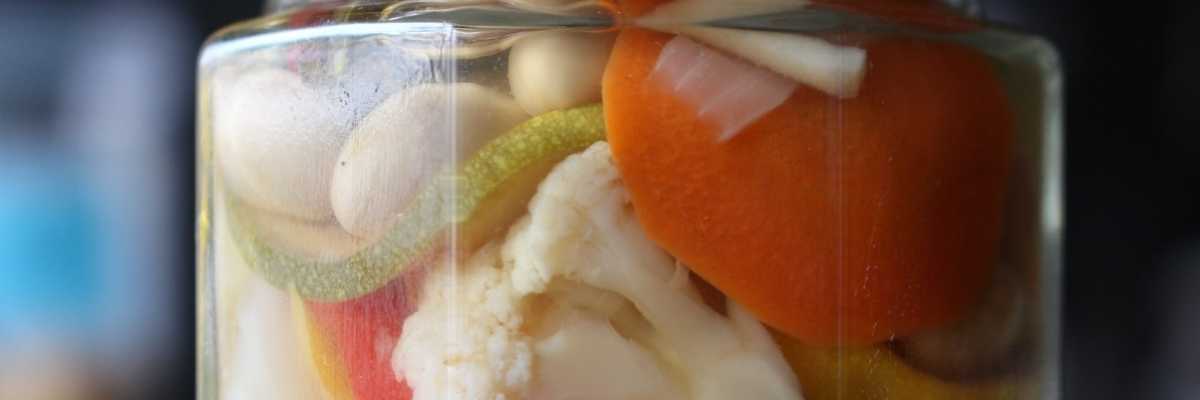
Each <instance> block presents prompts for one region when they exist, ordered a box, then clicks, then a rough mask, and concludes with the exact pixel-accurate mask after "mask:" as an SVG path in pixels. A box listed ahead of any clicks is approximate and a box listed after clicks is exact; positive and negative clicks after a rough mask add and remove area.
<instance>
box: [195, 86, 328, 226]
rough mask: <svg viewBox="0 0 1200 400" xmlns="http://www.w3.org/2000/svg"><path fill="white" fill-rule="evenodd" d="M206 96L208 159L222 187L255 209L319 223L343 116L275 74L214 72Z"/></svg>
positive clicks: (309, 91) (323, 216)
mask: <svg viewBox="0 0 1200 400" xmlns="http://www.w3.org/2000/svg"><path fill="white" fill-rule="evenodd" d="M213 92H214V94H213V116H212V121H213V133H212V134H213V138H214V140H213V142H214V146H215V149H214V150H213V154H214V158H215V159H216V160H217V164H218V165H219V168H220V171H221V173H222V176H223V177H224V183H225V186H226V187H227V188H228V189H229V190H231V191H232V192H233V193H234V194H235V195H236V196H237V197H239V198H241V199H242V200H243V201H245V202H246V203H248V204H251V205H253V206H255V207H258V208H262V209H266V210H270V211H273V212H277V213H280V214H285V215H290V216H294V217H298V218H303V219H308V220H321V219H327V218H328V217H329V216H330V215H331V214H332V209H331V207H330V204H329V196H328V193H329V180H330V177H331V176H332V174H333V163H334V161H335V160H336V159H337V154H338V150H339V149H340V148H341V144H342V141H343V140H344V139H345V137H346V135H347V131H348V130H347V128H346V124H347V121H348V118H347V117H346V116H345V110H344V109H343V108H341V107H336V106H334V105H333V104H331V103H330V102H329V101H327V100H326V99H325V98H324V97H322V96H321V95H320V94H319V93H318V92H317V91H315V90H313V89H312V88H310V87H308V86H307V85H305V84H304V82H303V81H302V80H301V79H300V76H298V75H296V74H294V73H291V72H289V71H286V70H282V69H276V68H260V69H252V70H248V71H246V72H245V73H241V74H238V73H233V72H229V73H220V72H218V73H217V76H216V77H215V78H214V83H213Z"/></svg>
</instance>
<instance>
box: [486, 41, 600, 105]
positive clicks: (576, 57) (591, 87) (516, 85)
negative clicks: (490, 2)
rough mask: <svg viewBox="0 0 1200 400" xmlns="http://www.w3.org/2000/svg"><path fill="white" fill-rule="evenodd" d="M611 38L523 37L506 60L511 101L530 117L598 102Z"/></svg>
mask: <svg viewBox="0 0 1200 400" xmlns="http://www.w3.org/2000/svg"><path fill="white" fill-rule="evenodd" d="M613 39H614V37H613V35H611V34H595V33H584V32H562V31H558V32H543V33H538V34H534V35H530V36H527V37H525V38H522V39H521V40H520V41H518V42H517V43H516V44H514V45H513V48H512V52H511V53H509V56H508V79H509V85H510V86H511V87H512V93H513V97H515V98H516V99H517V103H519V104H521V107H522V108H524V109H525V111H526V112H528V113H529V114H530V115H538V114H541V113H544V112H547V111H553V110H561V109H564V108H568V107H572V106H578V105H582V104H585V103H588V102H594V101H599V100H600V79H601V77H602V76H603V75H604V67H605V65H606V64H607V63H608V55H609V53H610V52H611V50H612V44H613Z"/></svg>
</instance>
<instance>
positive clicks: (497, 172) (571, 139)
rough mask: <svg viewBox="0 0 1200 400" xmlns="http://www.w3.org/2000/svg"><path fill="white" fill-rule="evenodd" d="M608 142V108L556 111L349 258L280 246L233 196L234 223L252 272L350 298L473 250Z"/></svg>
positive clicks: (509, 137)
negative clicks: (568, 167) (567, 166)
mask: <svg viewBox="0 0 1200 400" xmlns="http://www.w3.org/2000/svg"><path fill="white" fill-rule="evenodd" d="M601 140H604V112H603V110H602V108H601V107H600V105H591V106H585V107H579V108H573V109H568V110H561V111H553V112H549V113H546V114H542V115H539V116H537V117H534V118H532V119H530V120H529V121H526V122H524V123H522V124H521V125H518V126H517V127H515V128H513V129H512V130H510V131H509V132H508V133H505V134H504V135H502V136H500V137H498V138H496V139H495V140H493V141H491V142H489V143H488V144H486V145H484V147H483V148H482V149H480V150H479V151H478V152H477V153H475V155H474V156H472V157H471V158H470V159H469V160H466V161H465V162H463V163H462V164H461V167H460V168H459V169H458V171H457V172H456V173H453V174H447V175H446V176H443V177H441V178H437V179H433V180H432V182H431V184H430V185H429V186H428V187H427V188H425V189H424V190H422V192H421V193H420V194H418V195H417V197H416V198H415V199H414V200H413V202H412V203H411V205H410V206H409V207H408V209H407V210H406V211H405V212H404V213H403V214H401V215H400V216H399V217H398V218H397V222H396V224H395V225H394V226H393V227H392V228H391V230H390V231H389V232H388V233H387V234H385V235H384V236H383V237H382V238H380V239H379V240H378V241H376V242H375V243H372V244H370V245H368V246H366V247H364V248H362V249H361V250H359V251H357V252H356V253H354V254H352V255H350V256H349V257H346V258H344V259H341V260H336V261H329V260H315V259H312V258H310V257H306V256H302V255H298V254H295V252H292V251H287V250H285V249H283V248H280V247H278V246H274V245H272V243H271V241H269V240H267V238H266V237H265V236H264V235H263V232H267V229H265V227H263V226H258V225H255V224H254V223H253V221H256V219H254V218H252V216H253V215H252V214H250V213H253V212H255V211H254V210H252V209H251V208H249V207H248V206H246V205H243V204H241V203H240V202H239V201H238V200H237V199H235V198H232V197H231V198H229V199H228V201H229V206H230V207H229V208H230V210H231V211H232V213H231V214H232V215H231V217H232V218H230V222H229V223H230V225H231V228H233V229H232V232H233V234H234V239H235V241H236V242H237V244H238V248H239V250H240V251H241V253H242V256H243V257H245V259H246V262H247V264H248V265H250V268H251V269H253V270H255V271H257V272H258V273H260V274H262V275H263V277H265V278H266V280H267V281H269V282H271V283H272V284H274V285H275V286H278V287H281V288H295V290H296V292H297V293H299V294H300V295H301V296H302V297H304V298H306V299H312V300H317V301H330V302H335V301H343V300H348V299H352V298H355V297H359V296H362V295H365V294H367V293H370V292H372V291H374V290H376V289H378V288H380V287H383V286H384V285H385V284H387V283H388V282H389V281H391V280H392V279H394V278H395V277H396V276H398V275H400V274H401V273H403V272H404V271H406V270H407V269H408V268H410V267H411V266H413V265H414V264H417V263H419V262H420V261H422V260H423V258H427V257H430V256H432V255H433V254H434V253H435V252H438V251H441V250H443V249H446V248H453V249H455V250H456V251H465V250H470V249H473V248H474V247H476V246H478V245H479V244H481V243H483V242H484V241H485V240H487V239H488V238H490V237H492V236H493V235H496V234H498V233H500V232H502V231H503V229H504V228H505V227H507V226H508V225H509V224H510V223H511V222H512V221H513V220H515V219H516V218H517V217H518V216H520V215H521V214H522V213H523V212H524V210H525V207H526V204H527V203H528V201H529V198H530V197H532V196H533V193H534V191H536V189H537V185H538V183H539V182H541V180H542V178H544V177H545V176H546V174H547V173H548V172H549V171H550V169H551V168H552V167H553V166H554V165H555V164H557V163H558V162H559V161H561V160H562V159H563V158H565V157H566V156H568V155H570V154H572V153H576V152H579V151H581V150H583V149H585V148H587V146H589V145H591V144H592V143H595V142H597V141H601Z"/></svg>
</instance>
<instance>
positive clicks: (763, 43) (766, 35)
mask: <svg viewBox="0 0 1200 400" xmlns="http://www.w3.org/2000/svg"><path fill="white" fill-rule="evenodd" d="M675 30H676V32H677V33H682V34H684V35H687V36H690V37H692V38H695V39H696V40H699V41H701V42H704V43H705V44H707V45H710V46H713V47H716V48H718V49H721V50H724V51H727V52H730V53H732V54H735V55H737V56H739V57H742V58H745V59H747V60H750V61H751V62H753V63H755V64H758V65H760V66H763V67H765V68H767V69H770V70H772V71H775V72H778V73H779V74H782V75H783V76H786V77H788V78H792V79H795V80H796V81H798V82H800V83H803V84H805V85H807V86H811V87H814V88H817V89H819V90H821V91H822V92H825V93H828V94H830V95H833V96H836V97H838V98H851V97H854V96H855V95H857V94H858V87H859V85H860V84H861V83H862V79H863V74H864V72H865V71H866V66H867V51H866V50H863V49H860V48H857V47H849V46H839V45H835V44H832V43H829V42H826V41H824V40H821V39H818V38H814V37H811V36H805V35H799V34H794V33H780V32H761V31H749V30H744V29H728V28H713V27H705V26H696V25H689V26H679V27H676V29H675Z"/></svg>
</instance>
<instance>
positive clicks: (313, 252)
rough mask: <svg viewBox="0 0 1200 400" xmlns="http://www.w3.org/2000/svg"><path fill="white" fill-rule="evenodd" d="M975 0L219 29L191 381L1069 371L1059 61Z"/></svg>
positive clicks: (218, 393) (850, 381)
mask: <svg viewBox="0 0 1200 400" xmlns="http://www.w3.org/2000/svg"><path fill="white" fill-rule="evenodd" d="M970 8H971V7H967V9H970ZM961 10H962V9H955V8H951V7H948V6H946V5H943V4H941V3H937V2H933V1H925V0H818V1H811V2H809V1H803V0H756V1H750V0H746V1H719V0H710V1H704V0H673V1H671V0H619V1H611V0H582V1H570V0H501V1H488V0H463V1H452V0H437V1H434V0H428V1H393V2H382V1H368V2H348V1H331V2H295V1H280V2H273V3H272V6H271V7H269V10H268V14H267V15H266V16H264V17H261V18H258V19H255V20H251V21H246V22H243V23H239V24H236V25H233V26H230V27H228V28H226V29H224V30H222V31H220V32H218V33H216V34H215V35H214V36H213V37H212V38H211V39H210V40H209V41H208V43H207V45H206V46H205V48H204V50H203V53H202V54H201V56H200V62H199V66H200V71H199V79H200V84H199V107H198V110H199V111H198V112H199V118H198V121H199V122H198V124H199V126H198V131H199V154H198V162H199V171H200V173H199V190H198V192H199V199H198V204H199V209H198V216H197V218H198V227H199V231H198V234H197V235H198V242H199V243H198V245H199V252H198V261H197V264H198V268H199V278H200V279H199V282H200V286H199V294H198V296H199V303H198V304H199V306H198V312H199V343H198V347H199V349H198V350H199V366H198V370H199V382H200V384H199V397H200V398H203V399H213V398H221V399H244V398H247V399H309V398H312V399H326V398H328V399H359V400H368V399H371V400H373V399H410V398H412V399H439V400H440V399H605V400H613V399H617V400H620V399H681V400H682V399H705V400H709V399H743V398H746V399H750V398H752V399H780V400H784V399H801V398H806V399H817V400H821V399H908V398H923V399H1032V398H1057V397H1058V384H1057V382H1058V369H1059V366H1058V356H1057V353H1058V341H1057V340H1058V339H1057V338H1058V331H1059V328H1058V319H1059V315H1058V309H1059V305H1058V304H1059V296H1060V275H1061V264H1060V242H1061V221H1062V210H1061V190H1062V188H1061V186H1062V183H1061V165H1062V161H1061V154H1062V144H1061V135H1062V133H1061V119H1060V113H1061V74H1060V70H1059V67H1058V64H1057V59H1056V54H1055V52H1054V50H1053V49H1052V48H1051V46H1049V45H1048V44H1047V43H1046V42H1045V41H1043V40H1041V39H1038V38H1036V37H1031V36H1027V35H1024V34H1020V33H1016V32H1012V31H1009V30H1007V29H1003V28H999V27H995V26H991V25H988V24H986V23H983V22H980V21H978V20H976V19H973V18H971V17H969V16H965V14H964V13H962V12H961Z"/></svg>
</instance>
